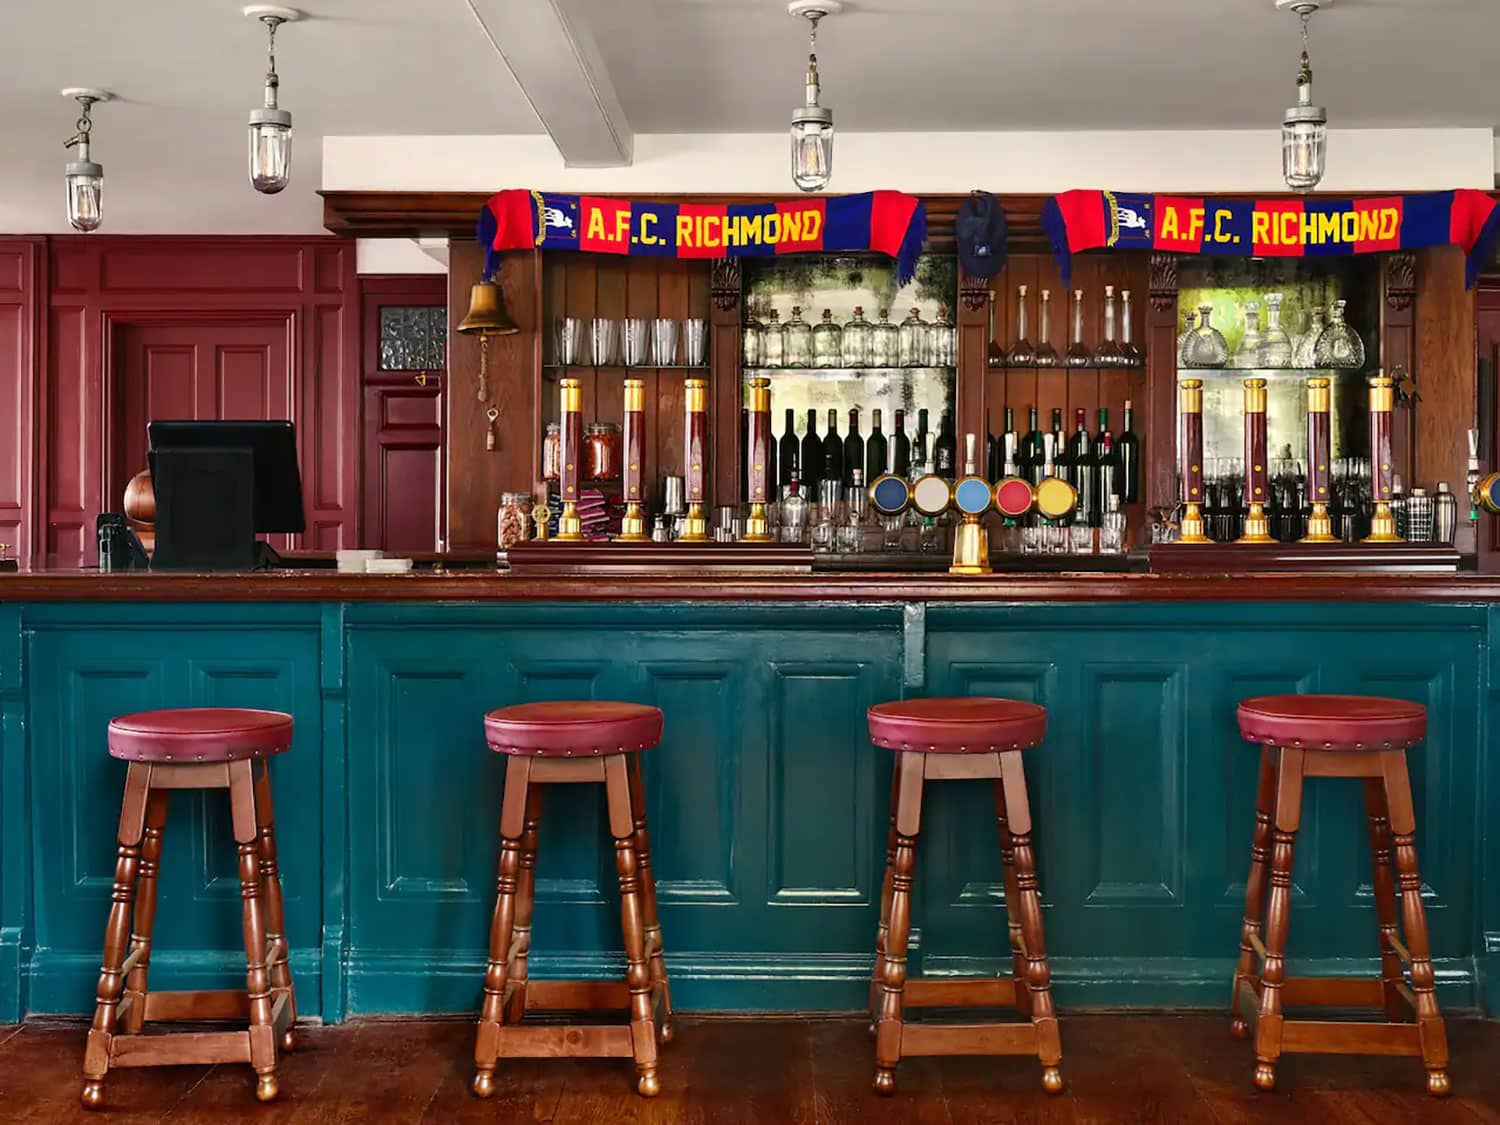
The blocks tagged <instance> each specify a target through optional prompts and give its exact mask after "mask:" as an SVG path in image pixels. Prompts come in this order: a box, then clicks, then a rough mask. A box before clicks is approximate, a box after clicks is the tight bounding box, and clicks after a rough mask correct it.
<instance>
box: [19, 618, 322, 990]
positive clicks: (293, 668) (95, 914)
mask: <svg viewBox="0 0 1500 1125" xmlns="http://www.w3.org/2000/svg"><path fill="white" fill-rule="evenodd" d="M194 608H195V609H197V610H198V612H199V613H200V614H201V615H202V618H203V619H206V620H210V621H212V620H214V617H215V614H214V613H213V612H212V610H211V609H210V608H208V607H194ZM162 616H163V617H164V618H165V617H170V616H173V615H172V614H167V613H163V614H162ZM176 616H177V617H178V618H179V620H180V619H182V618H183V616H184V615H183V614H181V613H179V614H177V615H176ZM27 666H28V681H27V699H28V709H29V712H30V715H31V723H30V727H29V731H30V769H31V779H32V792H31V797H32V823H33V825H34V826H35V829H34V833H33V876H34V882H35V887H36V896H35V927H34V940H35V953H34V955H33V958H32V962H31V966H30V996H29V999H28V1006H29V1009H30V1010H31V1011H35V1012H70V1011H80V1010H83V1009H85V1008H86V1007H87V1005H88V1001H89V998H90V997H91V996H92V993H93V987H94V983H95V980H96V978H97V973H98V959H99V948H100V943H101V941H102V938H103V927H104V921H105V916H106V914H107V913H108V903H109V895H110V888H111V885H112V878H113V871H114V860H115V851H116V842H115V831H116V827H117V825H118V822H119V809H120V797H121V793H122V791H123V786H124V775H125V767H124V764H123V763H122V762H119V761H117V760H115V759H113V758H111V757H109V756H108V752H107V737H106V727H107V725H108V723H109V720H110V719H111V718H112V717H113V716H115V715H119V714H124V713H126V712H130V711H140V710H147V709H154V708H162V707H175V706H213V705H224V706H246V707H264V708H270V709H274V710H281V711H286V712H289V713H290V714H291V715H292V716H293V719H294V721H295V723H296V735H295V742H294V744H293V747H292V750H291V751H290V752H289V753H287V754H286V755H284V756H282V757H281V758H279V759H277V761H276V762H275V763H274V764H273V767H272V779H273V790H274V793H275V800H276V826H277V836H278V843H279V851H280V856H281V871H282V881H283V888H284V893H285V901H286V917H287V932H288V937H289V939H290V942H291V944H292V947H293V949H294V951H295V960H294V963H293V968H294V971H297V972H299V975H301V976H303V977H305V978H306V979H307V982H308V985H309V987H308V989H307V993H308V995H307V1004H308V1005H312V1007H309V1008H308V1009H307V1010H308V1011H309V1013H310V1014H316V1007H317V1005H318V981H317V971H316V968H317V964H318V952H319V948H320V944H321V940H322V935H321V919H320V914H321V907H322V901H321V892H320V886H321V873H320V871H319V869H318V862H319V856H320V855H321V849H322V842H321V835H322V824H321V817H320V806H319V794H320V792H321V788H322V775H323V765H322V760H321V742H322V723H321V714H320V705H319V697H318V677H317V668H318V635H317V632H316V630H315V629H314V628H310V627H309V628H301V629H294V628H291V627H289V626H288V625H287V624H286V623H285V622H282V621H277V620H275V619H271V620H267V619H265V618H262V619H261V620H260V621H259V622H257V621H254V620H241V621H239V622H237V623H235V624H234V625H233V626H232V627H229V626H226V625H223V624H216V626H215V627H201V628H200V627H188V628H184V627H181V626H177V627H174V626H173V625H171V624H168V623H167V622H165V621H163V622H162V623H161V624H160V625H158V626H157V627H148V626H146V625H144V624H142V623H141V621H140V620H139V618H138V616H135V615H126V616H125V618H124V619H116V620H111V619H110V618H109V616H108V615H106V614H101V615H100V618H99V619H98V620H96V621H95V622H94V623H92V624H91V625H89V626H87V627H79V626H75V625H72V624H68V625H55V626H54V625H50V624H44V625H41V626H39V627H37V628H35V629H34V630H33V631H32V632H31V634H30V636H29V640H28V644H27ZM239 903H240V896H239V883H238V876H237V875H236V873H235V843H234V837H233V834H232V831H231V829H230V824H229V817H228V808H227V795H226V794H224V793H223V792H218V791H215V792H184V793H177V794H174V795H173V797H172V801H171V807H170V812H169V814H168V821H167V826H166V830H165V834H164V847H163V856H162V868H161V881H160V890H159V906H158V911H159V913H158V924H157V934H156V939H155V952H154V954H153V958H152V967H153V981H159V982H160V983H161V986H162V987H171V986H172V982H173V981H188V980H191V981H194V982H197V981H202V980H213V981H216V982H219V981H222V982H226V983H232V982H233V980H234V979H235V978H242V977H243V972H244V970H243V964H244V954H243V947H242V946H241V944H240V942H241V933H240V910H239Z"/></svg>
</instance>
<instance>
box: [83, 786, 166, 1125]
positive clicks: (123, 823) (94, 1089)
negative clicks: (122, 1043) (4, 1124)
mask: <svg viewBox="0 0 1500 1125" xmlns="http://www.w3.org/2000/svg"><path fill="white" fill-rule="evenodd" d="M150 778H151V767H150V766H148V765H142V764H138V763H135V762H132V763H131V764H130V767H129V769H128V770H127V771H126V774H125V799H124V802H123V804H122V806H121V809H120V833H119V851H118V853H117V856H116V859H115V885H114V890H113V891H112V892H111V893H110V906H109V921H108V922H107V923H106V924H105V927H104V959H103V962H102V964H101V965H100V967H99V990H98V1000H97V1002H96V1004H95V1007H94V1023H93V1026H92V1027H91V1028H90V1029H89V1036H88V1043H87V1045H86V1046H85V1047H84V1054H83V1093H82V1095H81V1096H82V1099H83V1104H84V1105H85V1106H86V1107H88V1108H89V1109H98V1108H99V1106H100V1105H102V1104H103V1102H104V1076H105V1074H107V1073H108V1072H109V1052H110V1041H111V1040H112V1039H113V1038H114V1034H115V1016H116V1014H117V1012H118V1009H119V1004H120V991H121V989H122V987H123V985H124V975H123V973H122V972H121V966H123V965H124V963H125V947H126V944H127V943H128V941H129V938H130V914H131V905H132V904H133V903H134V901H135V882H136V873H137V869H138V867H139V866H140V858H141V835H142V833H143V832H144V831H145V818H146V798H147V795H148V791H149V788H150Z"/></svg>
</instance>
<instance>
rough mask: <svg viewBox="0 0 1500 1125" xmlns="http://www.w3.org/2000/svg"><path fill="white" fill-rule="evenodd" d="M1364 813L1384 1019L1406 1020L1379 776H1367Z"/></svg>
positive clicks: (1387, 813)
mask: <svg viewBox="0 0 1500 1125" xmlns="http://www.w3.org/2000/svg"><path fill="white" fill-rule="evenodd" d="M1365 815H1366V816H1367V817H1368V818H1369V821H1370V857H1371V860H1372V861H1373V869H1374V879H1373V885H1374V888H1375V917H1376V918H1377V919H1378V920H1379V923H1380V932H1379V937H1380V983H1381V994H1382V996H1383V997H1384V1003H1385V1018H1386V1019H1388V1020H1391V1021H1393V1022H1399V1021H1402V1020H1405V1019H1406V1002H1405V1001H1404V1000H1403V999H1402V997H1401V986H1402V983H1403V981H1402V977H1401V955H1400V954H1398V953H1397V952H1396V942H1397V940H1398V939H1399V937H1400V932H1399V930H1398V929H1397V926H1396V879H1395V876H1394V875H1393V874H1392V872H1391V821H1390V810H1389V809H1388V808H1387V807H1386V801H1385V787H1384V785H1383V783H1382V781H1381V779H1379V778H1374V777H1369V778H1366V779H1365Z"/></svg>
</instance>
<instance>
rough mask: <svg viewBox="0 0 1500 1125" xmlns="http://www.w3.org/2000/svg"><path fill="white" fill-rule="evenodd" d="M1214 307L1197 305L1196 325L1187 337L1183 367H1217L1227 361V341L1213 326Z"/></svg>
mask: <svg viewBox="0 0 1500 1125" xmlns="http://www.w3.org/2000/svg"><path fill="white" fill-rule="evenodd" d="M1213 313H1214V307H1213V306H1212V305H1199V306H1198V327H1197V328H1195V329H1193V332H1192V335H1190V336H1189V337H1188V344H1187V356H1186V360H1187V362H1186V363H1184V364H1183V366H1184V367H1204V368H1219V367H1223V366H1224V365H1225V364H1226V363H1228V362H1229V342H1228V341H1227V340H1225V339H1224V333H1222V332H1220V331H1219V330H1218V329H1217V328H1215V327H1214V326H1213V323H1212V319H1213Z"/></svg>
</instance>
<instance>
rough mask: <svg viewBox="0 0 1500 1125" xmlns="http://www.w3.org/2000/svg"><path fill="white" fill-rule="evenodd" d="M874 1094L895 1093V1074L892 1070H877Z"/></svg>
mask: <svg viewBox="0 0 1500 1125" xmlns="http://www.w3.org/2000/svg"><path fill="white" fill-rule="evenodd" d="M875 1092H876V1093H877V1094H886V1095H890V1094H894V1093H895V1092H896V1072H895V1071H894V1070H877V1071H876V1072H875Z"/></svg>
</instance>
